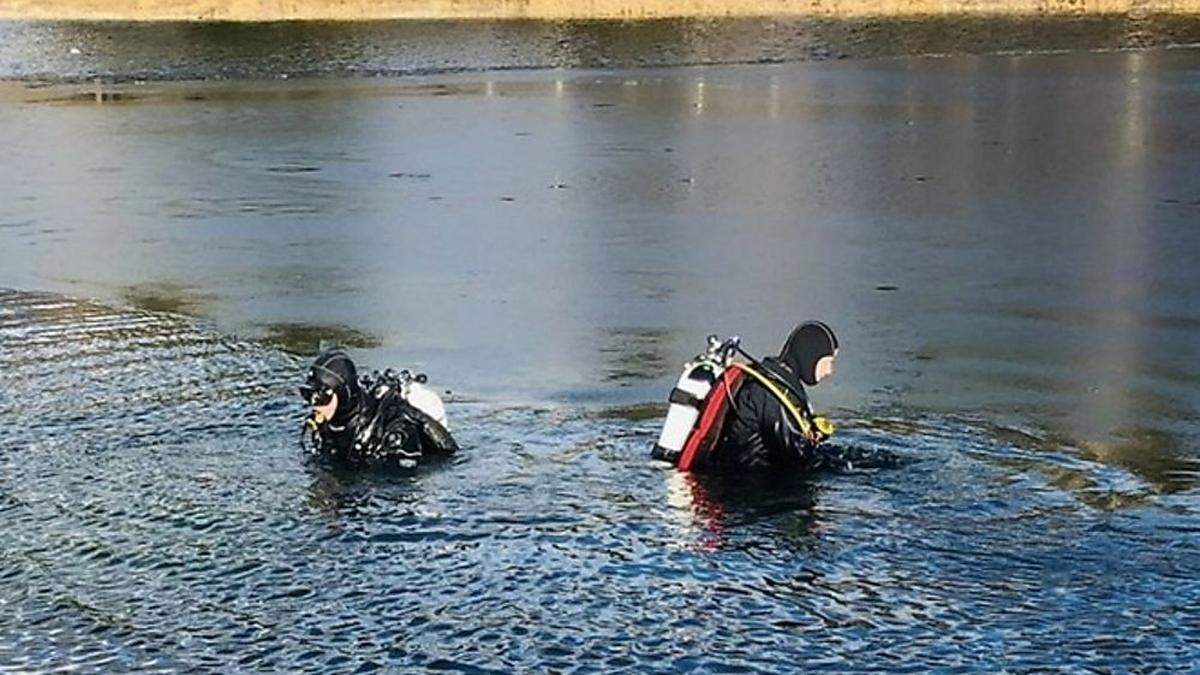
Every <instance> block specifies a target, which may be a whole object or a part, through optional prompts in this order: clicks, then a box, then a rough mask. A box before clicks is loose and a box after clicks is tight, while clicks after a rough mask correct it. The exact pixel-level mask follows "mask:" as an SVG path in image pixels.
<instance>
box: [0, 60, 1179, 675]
mask: <svg viewBox="0 0 1200 675" xmlns="http://www.w3.org/2000/svg"><path fill="white" fill-rule="evenodd" d="M135 70H136V69H135ZM81 72H82V71H81ZM131 72H132V71H131ZM116 79H121V78H116ZM0 92H2V93H0V147H3V148H4V149H5V154H4V157H3V159H2V160H0V287H3V288H8V289H16V290H8V291H4V292H3V293H2V295H0V372H3V373H4V376H3V377H4V386H3V387H2V388H0V416H2V418H3V419H5V420H6V422H7V425H6V432H5V435H4V436H3V438H4V440H3V441H0V466H2V467H3V468H2V469H0V511H3V515H4V523H5V525H4V526H3V527H0V543H2V546H0V551H2V553H0V578H2V579H3V580H4V583H3V585H0V604H3V606H4V609H5V612H3V613H0V635H3V636H4V638H3V639H0V668H11V669H41V668H50V667H56V666H61V665H70V664H75V665H81V666H85V667H89V668H104V669H122V668H139V669H149V668H155V667H157V668H163V669H178V668H187V667H209V668H222V669H228V668H229V667H230V666H231V665H236V666H237V667H242V668H247V669H248V668H263V669H274V670H290V669H301V668H303V669H309V670H314V671H315V670H320V671H322V672H325V671H328V670H347V671H349V670H355V669H358V668H360V667H362V668H370V667H372V666H373V665H374V666H379V667H390V668H400V669H403V668H412V667H426V668H430V669H446V668H449V669H460V670H471V669H473V668H479V669H487V668H492V669H498V670H504V671H511V670H529V669H534V670H566V669H575V668H578V669H581V670H587V669H592V670H604V671H610V670H617V669H621V668H630V669H643V670H644V669H647V668H665V669H675V670H687V669H699V670H705V671H711V670H717V669H730V670H739V669H740V670H777V671H788V670H792V669H794V668H796V667H801V666H802V667H804V668H805V669H819V668H827V669H831V670H839V671H842V670H851V669H860V668H861V669H864V670H865V669H879V668H901V667H913V668H918V669H928V668H946V669H951V668H978V669H985V670H995V669H999V668H1002V667H1006V666H1007V667H1011V668H1013V669H1020V670H1025V669H1043V668H1049V667H1053V666H1058V665H1063V664H1070V665H1073V666H1076V667H1079V668H1093V669H1112V670H1129V669H1151V668H1155V667H1171V666H1173V667H1176V668H1181V669H1188V668H1190V667H1194V666H1195V663H1196V662H1197V654H1198V650H1197V644H1196V642H1197V640H1196V636H1197V635H1200V631H1198V628H1200V626H1198V625H1197V624H1198V615H1197V613H1196V611H1195V609H1194V607H1195V606H1196V604H1197V600H1198V599H1200V587H1198V586H1197V584H1196V581H1195V580H1196V579H1197V578H1200V575H1198V574H1197V572H1198V571H1200V570H1197V569H1196V565H1197V562H1196V561H1197V560H1198V559H1200V558H1197V555H1196V554H1197V548H1198V547H1200V538H1198V536H1197V526H1196V522H1197V521H1196V515H1197V514H1196V511H1197V503H1196V499H1195V497H1196V478H1197V476H1198V475H1200V474H1198V473H1197V463H1198V462H1197V457H1198V455H1197V447H1198V446H1197V436H1198V432H1200V426H1198V424H1197V418H1196V411H1197V402H1198V401H1197V394H1196V391H1197V387H1196V385H1197V383H1198V382H1200V371H1197V369H1196V365H1195V364H1196V363H1197V358H1196V357H1197V356H1198V354H1197V347H1198V346H1200V298H1197V288H1200V278H1198V274H1200V273H1198V272H1197V268H1196V266H1195V263H1194V261H1195V258H1196V252H1197V251H1200V241H1198V237H1200V230H1197V228H1196V227H1195V224H1196V223H1197V219H1198V218H1200V174H1197V172H1196V171H1195V169H1194V167H1195V166H1196V160H1197V156H1198V154H1200V147H1198V140H1197V136H1196V131H1195V128H1194V127H1195V124H1194V120H1195V119H1200V116H1198V114H1197V113H1198V112H1200V110H1198V108H1200V52H1197V51H1193V50H1172V51H1160V52H1153V51H1150V52H1143V51H1137V52H1121V53H1108V54H1062V55H1040V56H1032V55H1025V56H1007V57H973V56H960V57H953V58H942V59H898V60H876V61H860V62H850V61H838V62H832V61H829V62H819V63H789V64H777V65H753V66H723V67H706V68H638V69H630V70H608V71H577V70H571V71H537V72H503V73H500V72H488V73H466V74H459V75H436V76H428V77H407V78H399V79H385V78H379V79H372V80H367V79H358V78H339V79H310V78H300V79H288V80H287V81H280V80H278V79H273V80H269V81H268V80H254V79H251V80H239V81H236V82H207V83H199V82H191V83H151V84H136V83H133V82H130V83H126V84H116V85H114V84H111V83H109V82H102V83H100V85H98V88H97V85H95V84H92V83H88V84H82V85H74V84H69V83H57V84H53V85H50V86H42V85H36V86H31V85H30V84H29V83H15V84H12V83H10V84H6V85H3V86H2V87H0ZM81 298H82V299H81ZM86 298H92V299H93V300H86ZM808 317H820V318H824V319H826V320H827V321H829V322H830V323H831V324H833V325H834V326H835V328H836V329H837V330H838V332H839V335H840V337H841V338H842V344H843V345H844V349H843V353H842V356H841V359H840V362H839V372H838V373H837V375H836V377H835V378H834V380H833V381H831V382H830V383H829V384H828V385H822V386H821V387H820V388H818V389H817V390H816V391H815V392H814V399H815V402H816V404H817V407H818V408H819V409H821V410H823V411H830V412H831V414H832V416H833V417H834V418H835V420H837V421H838V422H839V423H840V424H841V427H842V431H841V432H840V439H841V442H842V443H843V444H845V445H847V446H848V447H852V448H855V449H858V450H861V451H863V452H866V453H876V454H883V453H890V454H894V455H895V456H896V457H898V458H899V460H900V461H899V462H898V463H897V464H896V465H895V466H893V467H891V468H887V469H875V468H870V466H866V467H864V466H862V465H858V466H853V467H844V469H845V470H843V471H836V472H831V473H827V474H822V475H819V476H814V477H808V478H803V479H794V480H789V481H784V482H782V483H778V482H776V483H755V484H722V483H714V482H712V481H701V480H691V479H688V478H685V477H682V476H679V475H677V474H675V473H673V472H671V471H669V470H666V469H664V468H663V467H661V466H658V465H656V464H654V463H652V462H650V461H649V460H648V459H646V450H647V447H648V445H649V444H650V442H651V441H652V440H653V438H654V434H655V432H656V426H657V422H658V415H660V414H661V411H662V406H661V401H662V399H663V398H664V396H665V393H666V392H667V391H668V390H669V388H670V384H671V381H672V379H673V378H674V376H675V373H676V369H677V368H678V367H679V364H681V363H682V361H684V360H685V359H686V358H688V357H689V356H691V355H692V354H694V353H695V352H696V351H697V350H698V349H699V348H700V347H701V345H702V343H703V338H704V336H705V335H706V334H707V333H709V332H718V333H722V334H728V333H735V332H736V333H739V334H741V335H742V336H743V337H744V342H745V344H746V346H747V347H748V348H749V349H751V351H754V352H757V353H766V352H769V351H773V350H774V349H775V348H776V347H777V345H778V343H779V342H780V341H781V339H782V338H783V336H784V335H786V333H787V331H788V330H789V329H790V328H791V326H792V325H793V324H794V323H795V322H796V321H797V320H800V319H803V318H808ZM322 340H332V341H336V342H340V343H343V344H346V345H348V346H350V347H351V348H352V350H353V352H354V354H355V355H356V357H358V359H359V360H360V361H361V362H362V363H364V364H367V365H370V366H383V365H402V366H415V367H419V368H423V369H425V370H427V371H428V372H429V373H430V374H431V377H432V379H433V382H434V383H435V385H437V386H438V387H440V388H444V389H449V390H450V391H451V392H452V394H451V396H450V400H451V403H450V413H451V415H452V417H453V421H454V424H455V427H456V431H457V433H458V435H459V436H460V443H461V444H462V445H463V446H464V448H465V452H464V453H463V454H462V456H461V457H459V458H457V459H456V460H454V461H452V462H450V463H448V464H446V465H444V466H441V467H437V468H434V469H432V470H429V471H426V472H422V473H420V474H418V475H415V476H376V475H366V476H362V475H358V476H355V475H340V474H336V473H330V472H327V471H325V470H322V469H319V468H316V467H312V466H310V465H308V464H306V463H305V462H304V461H303V457H302V455H301V454H300V451H299V449H298V448H297V445H296V440H297V437H296V435H297V432H298V430H297V428H296V426H295V420H296V418H297V417H298V415H299V414H300V411H299V410H298V408H297V406H296V403H295V402H294V401H293V400H292V398H291V397H292V395H291V387H292V385H293V384H294V383H295V381H296V380H297V379H298V378H299V377H300V375H301V373H302V372H303V366H304V363H305V359H306V358H307V357H308V355H310V354H311V353H312V352H313V351H315V349H316V348H317V347H318V346H319V344H320V343H321V341H322Z"/></svg>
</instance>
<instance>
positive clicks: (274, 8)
mask: <svg viewBox="0 0 1200 675" xmlns="http://www.w3.org/2000/svg"><path fill="white" fill-rule="evenodd" d="M1122 13H1133V14H1136V15H1139V16H1145V15H1148V14H1155V13H1166V14H1196V13H1200V0H1151V1H1149V2H1147V1H1145V0H1085V1H1084V2H1078V1H1075V0H1009V1H1000V0H953V1H951V2H946V1H943V0H903V1H895V0H810V1H809V2H797V1H796V0H738V1H732V2H731V1H729V0H586V1H583V2H580V1H578V0H569V1H568V0H453V1H447V0H384V1H381V2H377V1H373V0H344V1H338V2H329V1H327V0H291V1H288V2H283V1H282V0H225V1H221V2H218V1H215V0H187V1H185V2H179V1H177V0H120V1H116V2H114V1H112V0H103V1H102V0H69V1H66V2H64V1H62V0H4V1H3V2H0V18H3V19H36V20H80V19H82V20H120V21H288V20H326V21H329V20H332V21H362V20H376V19H541V20H579V19H633V20H636V19H657V18H683V17H691V18H729V17H765V16H775V17H798V16H803V17H826V18H828V17H836V18H861V17H914V16H932V17H936V16H948V15H951V16H963V15H967V16H970V15H977V16H980V15H981V16H1010V17H1011V16H1048V15H1063V16H1079V15H1087V14H1122Z"/></svg>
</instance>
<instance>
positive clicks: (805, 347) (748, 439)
mask: <svg viewBox="0 0 1200 675" xmlns="http://www.w3.org/2000/svg"><path fill="white" fill-rule="evenodd" d="M837 352H838V340H837V336H835V335H834V334H833V331H832V330H831V329H830V328H829V326H827V325H825V324H824V323H822V322H820V321H809V322H807V323H803V324H800V325H799V326H797V327H796V328H795V330H793V331H792V333H791V335H789V336H788V339H787V342H785V343H784V345H783V349H782V350H781V351H780V353H779V356H778V357H767V358H764V359H762V360H761V361H760V362H759V363H758V365H759V366H761V368H760V370H761V371H762V373H763V374H764V375H766V376H767V377H768V378H769V379H770V380H771V381H773V383H774V384H776V385H777V387H776V392H778V393H782V394H784V395H785V396H786V397H787V398H790V399H791V403H792V404H793V406H794V408H795V409H796V410H798V411H800V412H801V413H802V415H804V416H805V417H806V418H807V420H808V421H809V423H808V424H807V425H805V428H801V425H800V424H799V423H797V420H796V419H794V415H792V414H790V413H789V411H788V409H787V405H786V403H785V402H784V401H783V400H781V399H780V397H779V396H778V395H777V393H773V392H772V391H770V390H769V389H768V388H767V386H765V384H764V383H762V382H761V381H759V380H756V379H752V378H748V379H747V380H746V382H745V383H744V384H742V385H741V388H740V389H739V390H738V392H737V394H736V395H735V396H734V400H733V405H732V406H731V409H730V412H729V416H728V419H727V420H726V423H725V427H724V429H722V432H721V435H720V440H719V441H718V442H717V446H716V448H715V450H714V452H713V453H712V454H711V455H710V456H709V458H708V462H707V463H706V464H707V466H706V467H697V469H698V470H704V469H705V468H707V469H711V470H715V471H738V470H757V469H767V468H780V467H790V468H804V467H806V466H808V465H811V464H813V463H814V462H815V461H816V460H817V459H818V458H817V457H816V454H815V453H814V450H815V449H816V447H817V445H818V444H819V443H821V442H822V441H823V440H825V437H826V436H827V434H826V433H825V432H823V431H821V430H820V429H819V428H817V425H816V424H814V423H813V420H814V419H815V418H814V416H813V413H812V408H811V407H810V406H809V403H808V394H807V392H806V391H805V390H804V385H808V386H810V387H811V386H816V385H817V384H818V383H819V382H821V381H822V380H824V379H825V378H827V377H829V376H830V375H832V374H833V368H834V361H835V360H836V358H837Z"/></svg>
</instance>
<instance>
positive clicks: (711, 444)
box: [675, 363, 812, 471]
mask: <svg viewBox="0 0 1200 675" xmlns="http://www.w3.org/2000/svg"><path fill="white" fill-rule="evenodd" d="M747 379H750V380H753V381H755V382H757V383H758V384H760V385H762V386H763V388H765V389H766V390H767V391H768V392H770V393H771V395H772V396H774V397H775V398H776V399H777V400H778V401H779V403H780V405H782V406H783V408H784V410H786V411H787V414H788V416H789V417H790V418H791V419H792V421H793V422H795V424H796V426H797V428H799V429H800V430H801V431H802V432H803V433H804V434H805V435H806V436H808V435H811V434H812V421H811V418H812V413H811V411H809V409H808V404H807V403H805V402H804V401H802V400H800V399H799V398H798V397H797V396H795V395H794V394H793V393H792V392H791V391H790V390H789V388H788V387H787V386H786V384H784V383H783V382H780V381H778V377H777V376H775V375H773V374H772V373H770V371H767V370H766V369H763V368H758V367H755V366H752V365H750V364H745V363H732V364H730V365H729V367H727V368H726V369H725V370H724V372H722V373H721V376H720V378H719V379H718V380H717V382H716V383H715V384H714V385H713V387H712V389H711V390H710V391H709V393H708V396H707V397H706V398H705V399H704V403H703V406H702V407H701V408H700V414H699V416H698V418H697V420H696V423H695V426H694V427H693V428H692V430H691V433H690V434H689V435H688V438H687V441H686V442H685V443H684V446H683V449H682V451H681V452H680V453H679V455H678V458H677V459H676V461H675V466H676V467H677V468H678V469H679V470H680V471H690V470H692V469H693V468H694V467H696V466H697V465H699V464H700V463H702V462H703V461H705V460H706V459H707V458H708V457H709V456H710V455H711V454H712V452H713V451H714V450H715V449H716V446H717V443H718V442H719V441H720V439H721V433H722V431H723V430H724V428H725V422H726V420H727V419H728V416H729V412H730V408H731V407H732V404H733V401H734V399H735V397H736V396H737V394H738V391H740V389H741V387H742V385H743V384H744V383H745V382H746V381H747Z"/></svg>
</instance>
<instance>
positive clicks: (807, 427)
mask: <svg viewBox="0 0 1200 675" xmlns="http://www.w3.org/2000/svg"><path fill="white" fill-rule="evenodd" d="M729 367H730V368H737V369H738V370H741V371H742V372H744V373H746V374H747V375H749V376H750V377H752V378H754V379H755V380H757V381H758V383H759V384H761V385H762V386H763V387H765V388H766V390H767V391H769V392H771V395H772V396H774V397H775V398H777V399H779V402H780V403H781V404H782V405H783V407H784V409H785V410H787V411H788V412H789V413H791V416H792V419H794V420H795V421H796V425H797V426H798V427H800V431H801V432H803V433H804V435H805V436H811V435H812V424H811V423H810V422H809V421H808V416H807V415H805V414H804V413H803V412H802V411H801V409H800V406H798V405H796V401H795V400H794V399H793V397H791V396H789V395H788V393H787V392H786V391H785V389H784V388H783V387H781V386H780V385H779V384H778V383H777V382H775V381H774V378H772V377H771V376H770V375H768V374H766V373H763V372H760V371H759V370H758V369H757V368H755V367H753V366H751V365H750V364H747V363H734V364H732V365H730V366H729Z"/></svg>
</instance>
